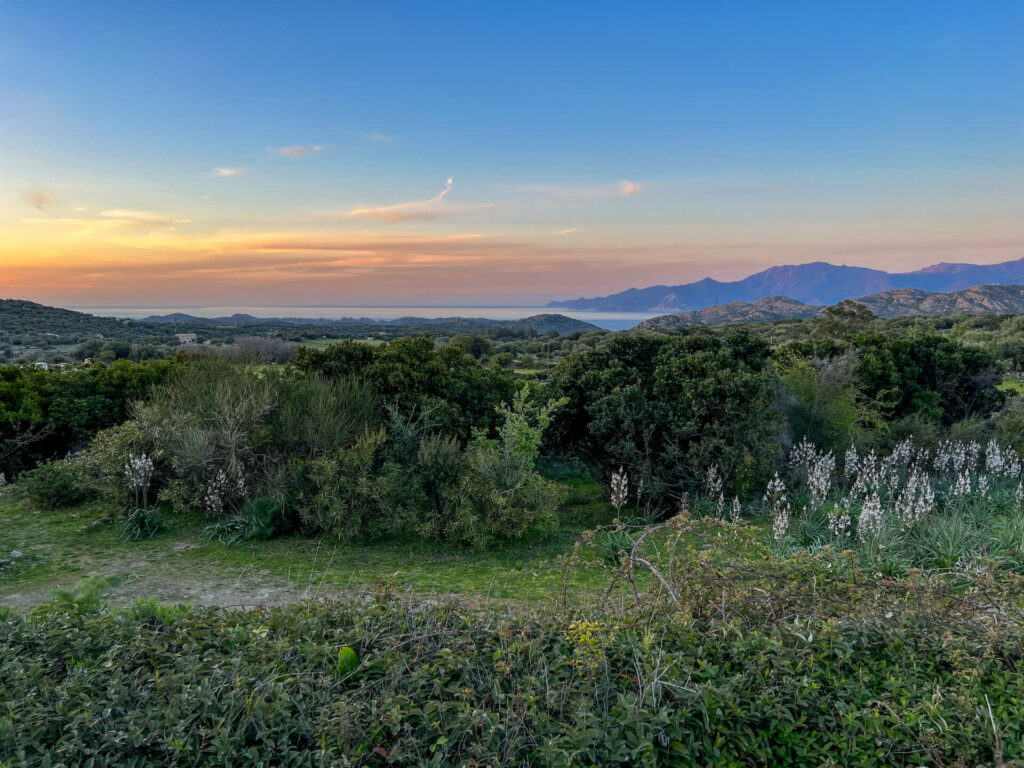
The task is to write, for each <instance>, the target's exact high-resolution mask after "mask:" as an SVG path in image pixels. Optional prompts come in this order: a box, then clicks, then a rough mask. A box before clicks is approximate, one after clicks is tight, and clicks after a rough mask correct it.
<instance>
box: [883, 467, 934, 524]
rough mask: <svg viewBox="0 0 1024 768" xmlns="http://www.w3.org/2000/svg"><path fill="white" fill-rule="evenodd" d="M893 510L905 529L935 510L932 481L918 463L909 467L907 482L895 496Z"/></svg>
mask: <svg viewBox="0 0 1024 768" xmlns="http://www.w3.org/2000/svg"><path fill="white" fill-rule="evenodd" d="M893 511H894V512H895V513H896V517H897V518H898V519H899V521H900V525H901V526H902V527H903V530H905V531H907V530H910V529H911V528H912V527H913V526H914V524H915V523H917V522H920V521H921V520H923V519H924V518H925V517H927V516H928V515H930V514H931V513H932V512H934V511H935V490H934V489H933V488H932V481H931V479H930V478H929V477H928V475H927V474H926V473H925V472H924V470H923V469H922V468H921V467H920V466H919V465H917V464H915V465H914V466H913V467H912V468H911V471H910V476H909V477H908V478H907V484H906V485H905V486H903V490H902V491H900V494H899V496H897V497H896V503H895V506H894V509H893Z"/></svg>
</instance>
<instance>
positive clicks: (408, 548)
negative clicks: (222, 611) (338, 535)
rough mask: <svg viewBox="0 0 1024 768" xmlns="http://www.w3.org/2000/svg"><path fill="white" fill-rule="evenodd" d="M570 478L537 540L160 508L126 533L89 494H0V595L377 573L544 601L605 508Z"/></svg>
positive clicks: (221, 601) (217, 586) (170, 590)
mask: <svg viewBox="0 0 1024 768" xmlns="http://www.w3.org/2000/svg"><path fill="white" fill-rule="evenodd" d="M563 482H566V483H567V484H568V485H569V486H570V487H571V494H570V497H569V500H568V502H567V504H566V506H565V507H564V509H563V511H562V513H561V522H562V525H561V528H560V529H559V530H558V531H556V532H555V533H553V534H552V535H550V536H547V537H545V538H543V539H541V540H537V541H532V542H524V543H511V544H508V545H505V546H503V547H501V548H497V549H491V550H482V551H472V550H470V551H467V550H462V549H457V548H453V547H447V546H443V545H439V544H436V543H426V542H422V541H416V540H405V541H388V542H381V543H373V544H360V545H355V544H338V543H333V542H329V541H327V540H324V539H316V538H307V537H302V536H288V537H283V538H280V539H275V540H272V541H267V542H249V543H243V544H234V545H227V544H222V543H220V542H218V541H212V540H209V539H206V538H203V536H202V528H203V524H202V522H201V521H199V520H196V519H172V520H171V521H170V522H169V527H168V529H167V530H166V531H164V532H163V533H161V534H160V535H158V536H157V537H156V538H154V539H149V540H145V541H140V542H126V541H123V540H122V539H121V538H120V534H119V529H118V524H117V523H116V522H115V521H112V520H110V519H107V518H105V517H104V514H105V510H104V509H103V508H101V507H100V506H98V505H86V506H82V507H78V508H75V509H70V510H57V511H46V512H41V511H36V510H34V509H31V508H30V507H29V506H28V505H27V504H26V503H20V504H19V503H6V504H0V558H2V557H7V556H8V554H9V553H10V552H11V551H12V550H17V551H19V552H21V553H22V554H23V557H21V558H18V559H16V560H14V561H13V563H14V565H13V567H8V568H6V569H5V570H0V605H5V604H6V605H10V606H11V607H12V608H14V609H15V610H25V609H28V608H31V607H32V606H34V605H36V604H38V603H40V602H43V601H45V600H46V599H48V597H49V591H50V590H51V589H54V588H56V587H69V586H71V585H73V584H74V583H75V582H76V581H78V580H79V579H81V578H83V577H84V576H87V575H89V574H92V573H103V574H113V575H117V576H120V577H122V578H123V582H122V584H121V585H120V586H119V587H117V588H116V589H115V590H114V591H113V593H112V595H111V600H112V602H113V603H114V604H125V603H129V602H131V601H132V600H134V599H135V598H137V597H141V596H146V597H150V596H151V597H157V598H159V599H161V600H163V601H167V602H179V601H187V602H190V603H193V604H213V605H236V604H253V603H268V604H280V603H287V602H294V601H296V600H300V599H303V598H309V597H318V596H327V595H330V594H336V593H338V592H339V591H343V590H345V589H348V588H352V587H364V586H366V585H370V586H372V585H376V584H378V583H379V584H382V585H386V586H387V587H388V588H392V589H395V590H406V591H412V592H416V593H420V594H424V595H427V594H431V593H433V594H453V595H459V596H462V597H464V598H466V599H467V600H469V601H471V602H473V603H479V604H482V603H485V602H486V601H489V600H499V601H506V600H513V601H526V602H533V601H551V600H555V599H557V597H558V596H559V595H560V594H561V592H562V579H563V570H562V568H561V567H559V565H558V563H557V562H556V560H557V558H558V556H559V555H561V554H563V553H566V552H569V551H570V550H571V549H572V547H573V544H574V542H575V541H576V539H577V537H578V536H579V534H580V533H581V532H582V530H584V528H586V527H591V526H593V525H596V524H599V523H603V522H607V520H608V519H609V517H610V516H611V512H610V508H609V507H608V505H607V504H606V503H605V502H604V500H603V491H602V489H601V487H600V486H599V485H598V484H597V483H595V482H594V481H593V480H590V479H586V478H563ZM605 579H606V575H605V574H604V573H603V572H602V571H601V570H600V569H598V568H596V567H595V568H592V569H590V568H584V569H581V570H575V571H574V572H573V573H572V574H571V577H570V582H569V588H570V589H571V590H572V591H573V593H574V594H577V595H579V594H580V593H582V592H588V591H592V592H594V593H595V594H597V593H598V591H599V590H600V589H601V588H602V587H604V586H605V583H606V582H605Z"/></svg>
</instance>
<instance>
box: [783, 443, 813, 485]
mask: <svg viewBox="0 0 1024 768" xmlns="http://www.w3.org/2000/svg"><path fill="white" fill-rule="evenodd" d="M817 459H818V449H817V447H816V446H815V445H814V443H812V442H811V441H810V440H808V439H807V437H806V436H805V437H804V438H803V440H801V441H800V442H799V443H797V444H796V445H794V446H793V450H791V451H790V452H789V464H790V466H791V467H792V470H793V476H794V477H795V478H797V479H798V480H806V479H807V476H808V474H810V471H811V467H812V466H813V465H814V463H815V462H816V461H817Z"/></svg>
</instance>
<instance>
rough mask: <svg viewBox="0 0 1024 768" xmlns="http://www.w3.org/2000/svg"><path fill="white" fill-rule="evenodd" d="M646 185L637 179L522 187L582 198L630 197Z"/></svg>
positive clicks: (542, 192)
mask: <svg viewBox="0 0 1024 768" xmlns="http://www.w3.org/2000/svg"><path fill="white" fill-rule="evenodd" d="M643 188H644V186H643V185H642V184H640V183H638V182H635V181H628V180H623V181H620V182H618V183H610V184H581V185H570V186H565V185H557V184H530V185H527V186H524V187H520V189H522V190H524V191H527V192H539V193H541V194H545V195H554V196H556V197H582V198H615V197H630V196H632V195H635V194H637V193H638V192H640V191H641V190H642V189H643Z"/></svg>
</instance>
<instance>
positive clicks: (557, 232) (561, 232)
mask: <svg viewBox="0 0 1024 768" xmlns="http://www.w3.org/2000/svg"><path fill="white" fill-rule="evenodd" d="M579 231H580V228H579V227H569V228H568V229H556V230H555V231H554V232H552V233H551V234H552V235H571V234H572V233H573V232H579Z"/></svg>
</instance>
